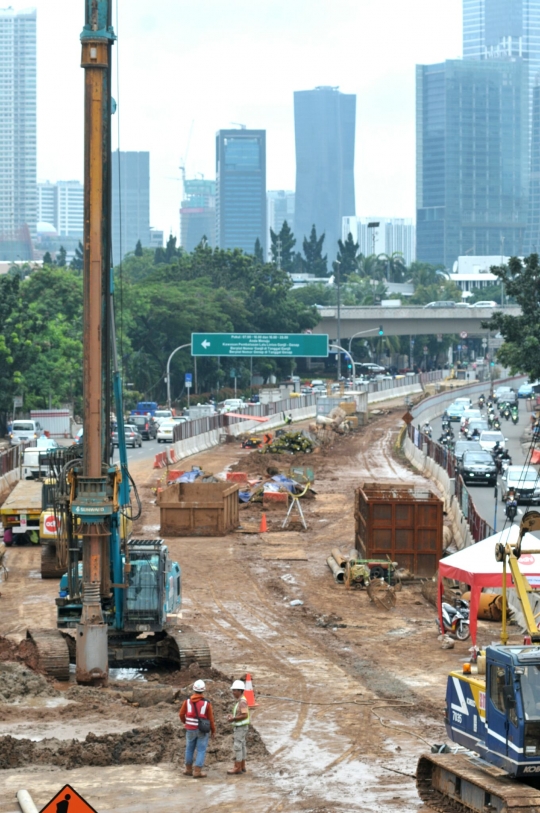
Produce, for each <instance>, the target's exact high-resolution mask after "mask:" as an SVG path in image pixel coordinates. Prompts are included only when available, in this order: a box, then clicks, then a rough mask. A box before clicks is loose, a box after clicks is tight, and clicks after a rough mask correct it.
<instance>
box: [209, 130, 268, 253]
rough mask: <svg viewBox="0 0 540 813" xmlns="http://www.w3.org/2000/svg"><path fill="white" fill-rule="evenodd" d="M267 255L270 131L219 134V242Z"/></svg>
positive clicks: (223, 132) (217, 196)
mask: <svg viewBox="0 0 540 813" xmlns="http://www.w3.org/2000/svg"><path fill="white" fill-rule="evenodd" d="M257 239H258V240H259V242H260V244H261V246H262V249H263V256H266V131H265V130H247V129H245V128H242V129H240V130H219V132H218V133H217V134H216V245H217V246H218V247H219V248H241V249H242V250H243V251H244V253H246V254H253V251H254V248H255V243H256V241H257Z"/></svg>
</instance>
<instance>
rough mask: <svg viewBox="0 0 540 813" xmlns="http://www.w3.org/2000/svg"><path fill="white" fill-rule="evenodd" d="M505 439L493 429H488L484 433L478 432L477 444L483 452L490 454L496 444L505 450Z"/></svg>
mask: <svg viewBox="0 0 540 813" xmlns="http://www.w3.org/2000/svg"><path fill="white" fill-rule="evenodd" d="M505 441H506V438H505V436H504V435H503V433H502V432H499V431H497V430H494V429H489V430H487V431H485V432H480V437H479V438H478V443H479V444H480V446H481V447H482V449H483V450H484V451H485V452H491V451H492V450H493V448H494V446H495V444H496V443H498V444H499V446H500V447H501V449H504V448H505Z"/></svg>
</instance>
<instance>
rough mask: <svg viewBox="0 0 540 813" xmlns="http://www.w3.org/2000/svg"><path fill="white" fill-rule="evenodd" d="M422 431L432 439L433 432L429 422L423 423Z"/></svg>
mask: <svg viewBox="0 0 540 813" xmlns="http://www.w3.org/2000/svg"><path fill="white" fill-rule="evenodd" d="M422 432H423V433H424V435H427V437H428V438H429V439H430V440H431V438H432V435H433V432H432V429H431V426H430V424H429V423H425V424H424V425H423V427H422Z"/></svg>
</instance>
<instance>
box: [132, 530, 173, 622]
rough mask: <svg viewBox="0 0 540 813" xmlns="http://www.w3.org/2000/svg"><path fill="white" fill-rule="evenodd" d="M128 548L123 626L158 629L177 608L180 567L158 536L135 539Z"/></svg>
mask: <svg viewBox="0 0 540 813" xmlns="http://www.w3.org/2000/svg"><path fill="white" fill-rule="evenodd" d="M128 547H129V568H126V582H127V586H126V588H125V590H124V623H123V629H124V630H129V631H135V632H157V631H159V630H161V629H162V628H163V627H164V625H165V624H166V621H167V615H168V614H174V613H176V612H178V610H179V609H180V605H181V588H180V566H179V565H178V564H177V562H171V560H170V559H169V556H168V549H167V547H166V545H164V544H163V541H162V540H161V539H148V540H146V539H145V540H142V539H134V540H130V542H129V543H128Z"/></svg>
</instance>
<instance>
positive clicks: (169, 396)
mask: <svg viewBox="0 0 540 813" xmlns="http://www.w3.org/2000/svg"><path fill="white" fill-rule="evenodd" d="M186 347H191V342H188V343H187V344H181V345H180V347H176V348H175V349H174V350H173V351H172V353H171V355H170V356H169V358H168V359H167V407H168V408H169V409H170V408H171V359H172V357H173V356H174V354H175V353H178V351H179V350H184V349H185V348H186Z"/></svg>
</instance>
